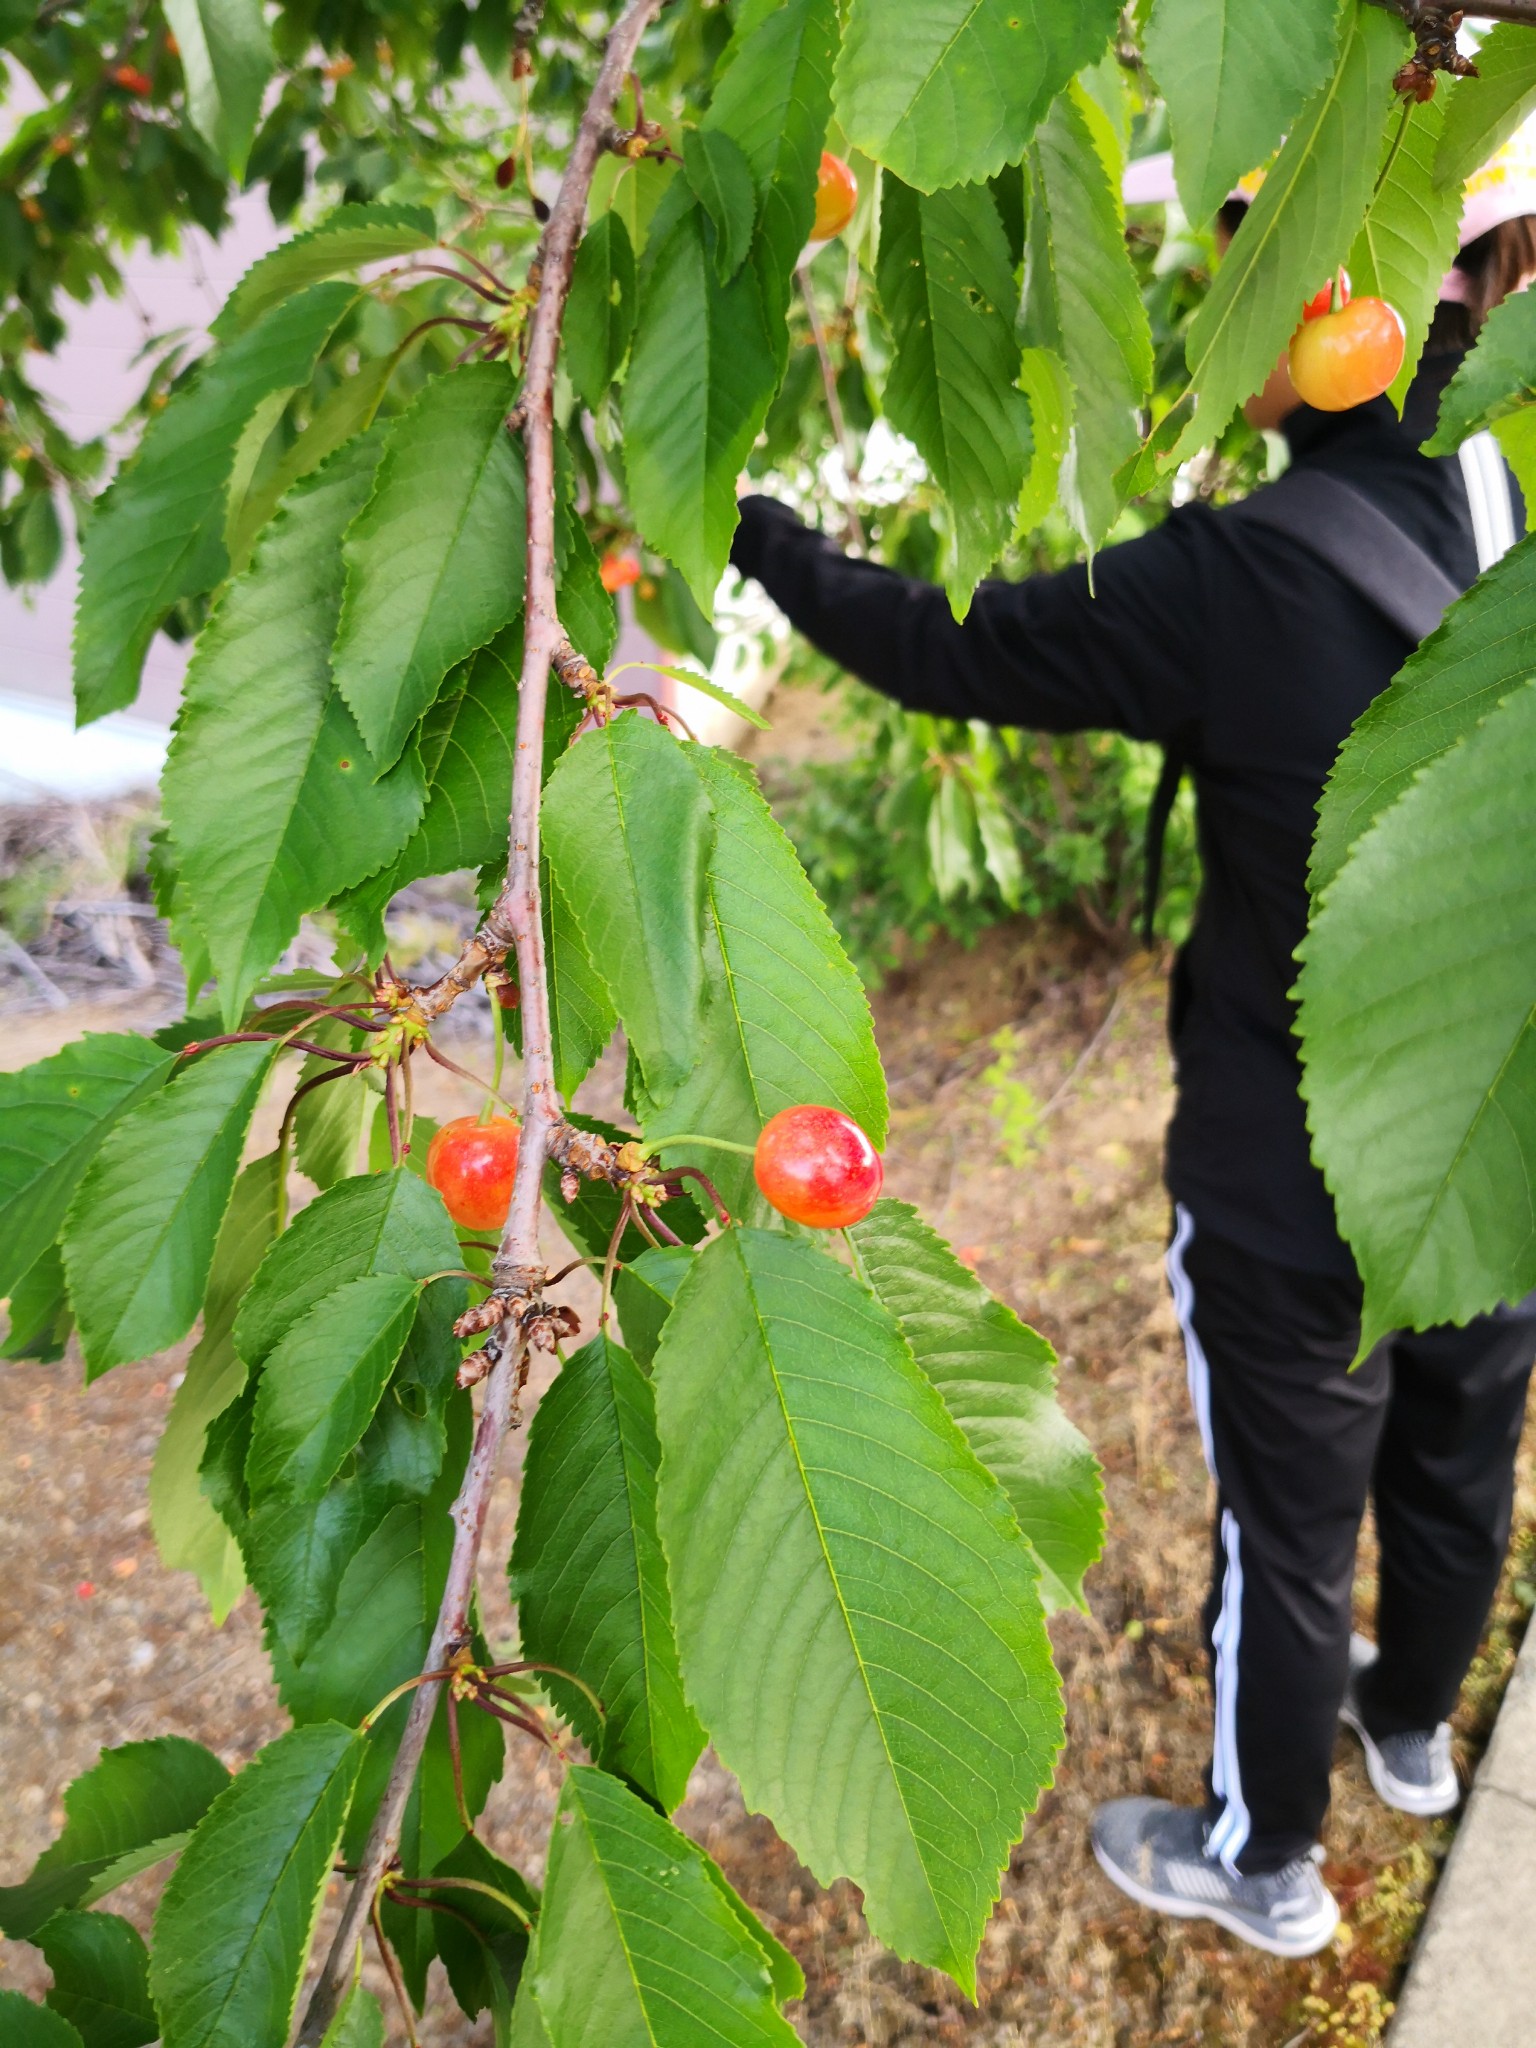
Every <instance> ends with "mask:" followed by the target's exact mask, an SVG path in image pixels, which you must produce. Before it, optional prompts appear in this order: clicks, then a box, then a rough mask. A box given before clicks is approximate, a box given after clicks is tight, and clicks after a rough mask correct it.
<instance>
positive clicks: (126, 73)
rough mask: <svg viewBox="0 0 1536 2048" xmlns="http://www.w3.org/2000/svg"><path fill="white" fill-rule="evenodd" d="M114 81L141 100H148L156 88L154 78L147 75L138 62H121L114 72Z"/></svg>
mask: <svg viewBox="0 0 1536 2048" xmlns="http://www.w3.org/2000/svg"><path fill="white" fill-rule="evenodd" d="M112 83H113V84H114V85H120V86H121V87H122V89H123V91H124V92H131V93H132V94H133V95H134V97H135V98H136V99H141V100H147V99H148V98H149V96H150V94H151V93H152V92H153V91H154V89H155V87H154V81H153V79H151V78H148V77H146V76H145V74H144V73H143V72H142V71H141V70H140V69H139V68H138V66H137V65H136V64H119V65H118V66H117V68H116V69H115V70H114V71H113V73H112Z"/></svg>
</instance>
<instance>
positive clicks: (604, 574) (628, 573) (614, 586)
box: [597, 549, 640, 597]
mask: <svg viewBox="0 0 1536 2048" xmlns="http://www.w3.org/2000/svg"><path fill="white" fill-rule="evenodd" d="M597 573H598V576H599V578H600V580H601V582H602V586H603V588H604V590H606V591H607V592H608V594H609V596H610V597H611V596H612V595H613V593H614V592H615V591H616V590H624V589H626V588H627V587H628V586H629V585H630V584H631V583H638V582H639V581H640V564H639V563H638V562H637V561H636V560H635V558H634V556H633V555H620V554H615V553H614V552H613V551H612V550H611V549H610V550H609V552H608V553H607V554H606V555H604V557H603V559H602V560H601V561H600V562H599V563H598V565H597Z"/></svg>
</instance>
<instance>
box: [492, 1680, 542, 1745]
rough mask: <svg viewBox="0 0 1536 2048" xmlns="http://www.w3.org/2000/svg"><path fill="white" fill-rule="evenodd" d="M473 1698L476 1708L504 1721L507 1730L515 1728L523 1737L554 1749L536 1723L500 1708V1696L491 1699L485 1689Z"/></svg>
mask: <svg viewBox="0 0 1536 2048" xmlns="http://www.w3.org/2000/svg"><path fill="white" fill-rule="evenodd" d="M474 1697H475V1705H476V1706H477V1707H481V1708H483V1709H484V1710H485V1712H486V1713H487V1714H491V1715H494V1717H495V1718H496V1719H497V1720H498V1721H505V1722H506V1724H507V1726H508V1727H509V1728H517V1729H520V1730H521V1732H522V1733H523V1734H524V1735H531V1736H532V1737H533V1738H534V1740H535V1741H536V1742H541V1743H543V1745H544V1747H545V1748H546V1749H552V1748H553V1747H554V1745H553V1744H552V1743H551V1741H550V1739H549V1737H548V1736H547V1735H546V1734H545V1732H544V1730H543V1729H542V1728H541V1727H540V1726H539V1724H538V1722H537V1721H533V1720H530V1719H529V1717H528V1716H527V1715H526V1714H514V1713H511V1712H510V1711H509V1710H508V1709H507V1708H506V1707H504V1706H502V1705H501V1704H500V1701H501V1697H502V1696H501V1695H498V1696H497V1697H496V1698H495V1699H493V1698H492V1697H491V1694H490V1689H489V1688H487V1689H486V1690H485V1691H484V1692H477V1693H476V1694H475V1696H474Z"/></svg>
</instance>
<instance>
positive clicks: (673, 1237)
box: [651, 1209, 683, 1247]
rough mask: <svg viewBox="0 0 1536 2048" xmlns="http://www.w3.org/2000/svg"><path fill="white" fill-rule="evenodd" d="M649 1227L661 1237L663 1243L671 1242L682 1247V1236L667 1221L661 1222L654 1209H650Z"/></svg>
mask: <svg viewBox="0 0 1536 2048" xmlns="http://www.w3.org/2000/svg"><path fill="white" fill-rule="evenodd" d="M651 1228H652V1230H654V1231H655V1233H656V1235H657V1236H658V1237H659V1238H660V1239H661V1241H662V1243H663V1244H673V1245H677V1246H679V1247H682V1245H683V1240H682V1238H680V1237H679V1236H678V1234H677V1232H676V1231H675V1230H674V1229H673V1228H672V1226H671V1225H670V1224H669V1223H663V1222H662V1220H661V1218H660V1217H659V1216H658V1215H657V1214H656V1212H655V1210H654V1209H653V1210H652V1211H651Z"/></svg>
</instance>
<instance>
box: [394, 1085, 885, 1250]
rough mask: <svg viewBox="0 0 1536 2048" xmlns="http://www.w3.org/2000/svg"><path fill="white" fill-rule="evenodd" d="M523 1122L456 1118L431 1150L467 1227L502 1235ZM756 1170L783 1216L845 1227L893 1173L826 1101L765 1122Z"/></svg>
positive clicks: (438, 1176) (447, 1197)
mask: <svg viewBox="0 0 1536 2048" xmlns="http://www.w3.org/2000/svg"><path fill="white" fill-rule="evenodd" d="M517 1136H518V1126H517V1119H516V1118H515V1117H510V1116H493V1117H490V1118H488V1119H487V1120H486V1121H485V1122H484V1123H482V1122H481V1121H480V1119H479V1118H478V1117H473V1116H461V1117H456V1118H455V1119H454V1120H453V1122H452V1123H447V1124H444V1125H443V1127H442V1129H441V1130H440V1131H439V1132H438V1133H437V1135H436V1136H435V1137H434V1138H433V1140H432V1143H431V1145H430V1146H429V1147H428V1149H427V1180H428V1181H429V1183H430V1184H431V1185H432V1186H433V1187H435V1188H436V1189H437V1191H438V1193H439V1194H440V1195H441V1196H442V1198H443V1202H444V1204H445V1205H446V1207H447V1210H448V1214H449V1215H450V1216H451V1217H452V1218H453V1220H454V1222H455V1223H457V1224H459V1225H461V1226H462V1227H463V1228H464V1229H466V1230H500V1228H501V1226H502V1225H503V1224H504V1223H505V1222H506V1220H507V1210H508V1209H509V1208H510V1207H511V1203H512V1182H513V1180H514V1179H515V1177H516V1174H517ZM752 1171H753V1174H754V1176H755V1178H756V1180H757V1185H758V1187H759V1188H760V1189H761V1191H762V1193H763V1195H764V1197H765V1198H766V1200H768V1201H769V1202H771V1203H772V1204H773V1206H774V1208H775V1209H777V1210H778V1212H779V1214H780V1215H781V1216H788V1217H789V1218H791V1220H792V1221H793V1222H796V1223H806V1224H809V1225H810V1226H811V1227H812V1228H813V1229H816V1230H841V1229H843V1228H845V1227H846V1225H848V1224H850V1223H858V1222H860V1221H861V1220H862V1218H864V1217H865V1216H867V1215H868V1214H869V1212H870V1210H871V1209H872V1208H873V1207H874V1206H875V1202H876V1199H877V1198H878V1196H879V1193H880V1187H881V1183H882V1181H883V1180H884V1178H885V1170H884V1168H883V1167H882V1166H881V1164H880V1154H879V1153H878V1152H877V1151H876V1150H875V1148H874V1146H873V1145H872V1144H871V1143H870V1142H869V1139H868V1138H867V1137H866V1136H865V1135H864V1133H863V1132H862V1131H861V1130H860V1129H859V1127H858V1125H857V1124H856V1123H855V1122H854V1121H853V1119H852V1117H848V1116H844V1115H843V1113H842V1111H841V1110H840V1109H827V1108H824V1107H823V1106H822V1105H820V1104H819V1103H812V1102H802V1103H797V1104H796V1105H795V1106H794V1107H793V1108H791V1109H781V1110H780V1111H779V1113H778V1115H777V1116H775V1117H770V1118H769V1120H768V1122H767V1123H766V1124H764V1126H763V1129H762V1134H761V1135H760V1137H759V1138H758V1141H757V1144H756V1147H755V1148H754V1150H753V1154H752Z"/></svg>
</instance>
